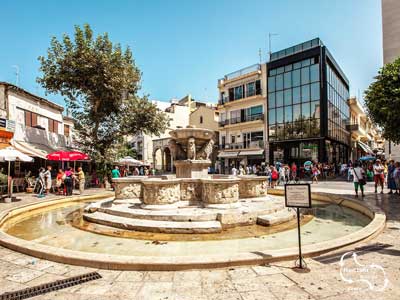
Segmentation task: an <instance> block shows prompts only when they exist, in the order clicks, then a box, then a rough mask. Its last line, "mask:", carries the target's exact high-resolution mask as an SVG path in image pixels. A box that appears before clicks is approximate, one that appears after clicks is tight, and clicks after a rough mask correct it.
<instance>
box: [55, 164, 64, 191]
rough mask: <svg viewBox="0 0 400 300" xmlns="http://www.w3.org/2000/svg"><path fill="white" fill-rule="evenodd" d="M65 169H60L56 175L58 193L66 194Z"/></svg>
mask: <svg viewBox="0 0 400 300" xmlns="http://www.w3.org/2000/svg"><path fill="white" fill-rule="evenodd" d="M63 177H64V171H63V170H62V169H59V170H58V172H57V177H56V187H57V194H58V195H64V178H63Z"/></svg>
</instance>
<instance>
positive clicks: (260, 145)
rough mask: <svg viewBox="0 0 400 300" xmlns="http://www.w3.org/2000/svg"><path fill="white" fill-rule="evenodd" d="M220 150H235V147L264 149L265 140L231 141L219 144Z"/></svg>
mask: <svg viewBox="0 0 400 300" xmlns="http://www.w3.org/2000/svg"><path fill="white" fill-rule="evenodd" d="M219 149H220V150H235V149H264V141H248V142H241V143H230V144H222V145H219Z"/></svg>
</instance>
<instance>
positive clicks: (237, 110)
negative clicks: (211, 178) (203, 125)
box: [218, 64, 268, 173]
mask: <svg viewBox="0 0 400 300" xmlns="http://www.w3.org/2000/svg"><path fill="white" fill-rule="evenodd" d="M266 79H267V75H266V64H262V65H261V64H256V65H252V66H250V67H247V68H244V69H241V70H239V71H236V72H233V73H230V74H227V75H225V76H224V77H223V78H222V79H220V80H218V89H219V94H220V100H219V102H218V111H219V148H220V150H219V154H218V158H219V161H220V168H221V170H220V171H221V172H222V173H229V172H230V170H231V168H232V167H233V166H235V167H236V168H238V167H239V165H253V164H257V165H260V164H261V163H263V162H265V158H266V156H265V153H268V149H267V146H268V143H267V131H266V128H265V124H266V122H264V119H265V112H266V111H267V110H266V103H267V101H266V98H267V96H266V93H267V86H266Z"/></svg>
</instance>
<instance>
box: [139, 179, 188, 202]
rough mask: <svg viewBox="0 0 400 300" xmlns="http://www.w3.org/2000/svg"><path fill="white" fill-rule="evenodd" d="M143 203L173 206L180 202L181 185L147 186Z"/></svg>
mask: <svg viewBox="0 0 400 300" xmlns="http://www.w3.org/2000/svg"><path fill="white" fill-rule="evenodd" d="M144 188H145V190H144V197H143V202H144V203H145V204H172V203H175V202H177V201H179V200H180V197H181V193H180V186H179V183H177V184H176V183H171V184H162V185H160V186H157V185H153V184H151V185H145V187H144Z"/></svg>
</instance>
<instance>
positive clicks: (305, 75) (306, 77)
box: [301, 67, 310, 84]
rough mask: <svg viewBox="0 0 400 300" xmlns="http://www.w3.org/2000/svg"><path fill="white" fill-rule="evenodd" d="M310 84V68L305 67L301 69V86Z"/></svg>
mask: <svg viewBox="0 0 400 300" xmlns="http://www.w3.org/2000/svg"><path fill="white" fill-rule="evenodd" d="M309 82H310V68H309V67H305V68H302V69H301V84H307V83H309Z"/></svg>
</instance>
